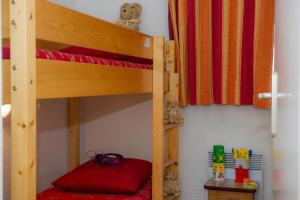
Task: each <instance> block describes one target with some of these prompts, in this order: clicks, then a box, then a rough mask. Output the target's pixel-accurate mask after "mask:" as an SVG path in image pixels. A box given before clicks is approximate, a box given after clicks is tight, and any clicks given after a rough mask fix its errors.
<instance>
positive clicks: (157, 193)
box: [152, 37, 179, 200]
mask: <svg viewBox="0 0 300 200" xmlns="http://www.w3.org/2000/svg"><path fill="white" fill-rule="evenodd" d="M174 49H175V48H174V41H169V42H167V43H166V44H165V43H164V38H163V37H155V38H154V50H153V147H152V149H153V152H152V153H153V161H152V162H153V172H152V177H153V183H152V185H153V186H152V199H153V200H176V199H178V197H176V196H170V197H164V196H163V172H164V169H166V168H171V169H172V170H175V172H176V173H177V174H178V172H179V170H178V151H179V148H178V147H179V128H178V127H177V126H176V125H167V126H165V125H164V119H163V115H164V100H167V101H170V102H178V101H179V88H178V80H179V76H178V74H177V73H176V72H175V61H174V60H175V53H174ZM164 55H165V56H164ZM164 64H166V67H167V71H168V72H169V77H170V78H169V92H168V93H167V94H164V92H163V88H164V87H163V83H164V82H163V73H164ZM164 97H166V98H164ZM164 137H166V145H167V151H166V152H167V156H166V160H164V153H165V151H164Z"/></svg>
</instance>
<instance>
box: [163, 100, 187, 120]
mask: <svg viewBox="0 0 300 200" xmlns="http://www.w3.org/2000/svg"><path fill="white" fill-rule="evenodd" d="M164 123H165V124H177V125H180V124H183V123H184V117H183V114H182V112H181V110H180V108H179V103H177V102H169V101H168V102H167V105H166V111H165V113H164Z"/></svg>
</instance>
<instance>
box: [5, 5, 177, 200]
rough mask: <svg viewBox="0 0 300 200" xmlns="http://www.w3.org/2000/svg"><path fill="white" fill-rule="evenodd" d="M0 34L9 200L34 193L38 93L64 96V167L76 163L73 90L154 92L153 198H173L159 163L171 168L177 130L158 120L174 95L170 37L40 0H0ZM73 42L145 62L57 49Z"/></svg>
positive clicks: (76, 98) (77, 93)
mask: <svg viewBox="0 0 300 200" xmlns="http://www.w3.org/2000/svg"><path fill="white" fill-rule="evenodd" d="M2 41H3V44H4V46H5V47H6V48H7V49H6V50H5V49H4V50H5V51H6V52H8V54H9V55H7V56H6V57H4V59H3V102H4V103H10V104H11V105H12V111H11V157H12V159H11V160H12V161H11V199H12V200H20V199H22V200H34V199H36V198H37V196H36V167H37V166H36V165H37V163H36V134H37V133H36V109H37V108H36V107H37V106H36V101H37V100H41V99H55V98H66V99H68V126H69V168H70V170H71V169H74V168H75V167H77V166H78V165H79V143H80V141H79V127H80V120H79V114H80V113H79V108H80V97H86V96H105V95H121V94H138V93H152V94H153V148H152V149H153V159H152V199H153V200H162V199H177V197H163V171H164V169H165V168H166V167H171V168H173V169H174V170H178V134H179V133H178V132H179V131H178V128H177V127H176V126H167V127H165V126H164V121H163V112H164V109H163V108H164V100H166V99H167V100H169V101H178V74H177V73H175V66H174V43H173V42H172V41H169V42H167V43H165V41H164V38H163V37H152V36H148V35H145V34H142V33H138V32H134V31H130V30H127V29H124V28H121V27H119V26H117V25H114V24H111V23H108V22H105V21H102V20H99V19H96V18H93V17H90V16H87V15H85V14H82V13H79V12H76V11H73V10H70V9H67V8H64V7H61V6H58V5H55V4H52V3H50V2H47V1H46V0H26V1H25V0H18V1H16V0H4V1H2ZM72 47H80V48H84V49H85V50H95V51H101V52H109V53H110V54H113V55H118V56H120V55H124V56H125V57H130V58H131V59H132V58H134V60H136V58H139V60H141V59H142V60H148V61H149V60H150V61H151V64H152V65H151V67H149V63H138V64H142V66H146V67H145V68H143V67H142V68H141V67H137V65H136V64H134V63H132V60H130V61H128V60H127V61H126V62H127V63H125V65H124V64H122V65H115V64H113V63H111V60H110V61H109V62H108V61H106V60H104V61H103V60H100V61H99V60H97V57H92V58H91V57H89V56H88V57H80V56H82V55H77V54H76V55H74V54H72V55H69V54H64V53H65V52H63V51H62V50H64V49H66V48H72ZM53 54H58V57H60V58H57V57H56V56H52V55H53ZM76 56H79V57H76ZM83 56H84V55H83ZM85 56H86V55H85ZM65 57H67V58H65ZM77 58H78V59H77ZM84 59H87V60H89V61H86V62H83V61H82V60H84ZM78 60H79V61H80V62H78ZM90 60H94V61H92V62H91V61H90ZM112 62H113V61H112ZM117 62H119V61H117ZM128 62H130V63H128ZM131 64H132V65H133V67H128V66H127V65H131ZM165 66H166V68H165ZM164 133H166V137H167V156H166V159H165V157H164V155H163V154H164V152H165V151H164V142H163V139H164ZM46 192H47V191H46ZM48 192H50V193H51V192H55V190H49V191H48ZM43 194H44V193H42V194H40V195H43ZM111 199H113V198H111ZM116 199H117V198H116Z"/></svg>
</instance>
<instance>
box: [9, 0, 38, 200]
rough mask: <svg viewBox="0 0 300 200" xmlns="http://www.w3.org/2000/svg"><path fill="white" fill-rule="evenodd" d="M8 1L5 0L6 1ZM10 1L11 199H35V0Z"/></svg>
mask: <svg viewBox="0 0 300 200" xmlns="http://www.w3.org/2000/svg"><path fill="white" fill-rule="evenodd" d="M5 1H8V0H5ZM9 2H10V36H11V40H10V42H11V45H10V47H11V88H10V89H11V104H12V111H11V199H12V200H35V199H36V57H35V53H36V29H35V16H36V15H35V0H26V1H25V0H18V1H9Z"/></svg>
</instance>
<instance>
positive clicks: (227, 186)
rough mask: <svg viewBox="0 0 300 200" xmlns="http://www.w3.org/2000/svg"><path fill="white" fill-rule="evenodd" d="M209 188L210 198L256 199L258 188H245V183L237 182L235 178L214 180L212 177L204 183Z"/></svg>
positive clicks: (211, 199)
mask: <svg viewBox="0 0 300 200" xmlns="http://www.w3.org/2000/svg"><path fill="white" fill-rule="evenodd" d="M204 188H205V189H207V190H208V200H254V194H255V192H256V190H257V188H258V183H257V185H256V187H255V188H252V189H245V188H244V187H243V184H237V183H235V182H234V180H225V181H222V182H220V181H214V180H213V179H210V180H208V181H207V182H206V184H205V185H204Z"/></svg>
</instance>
